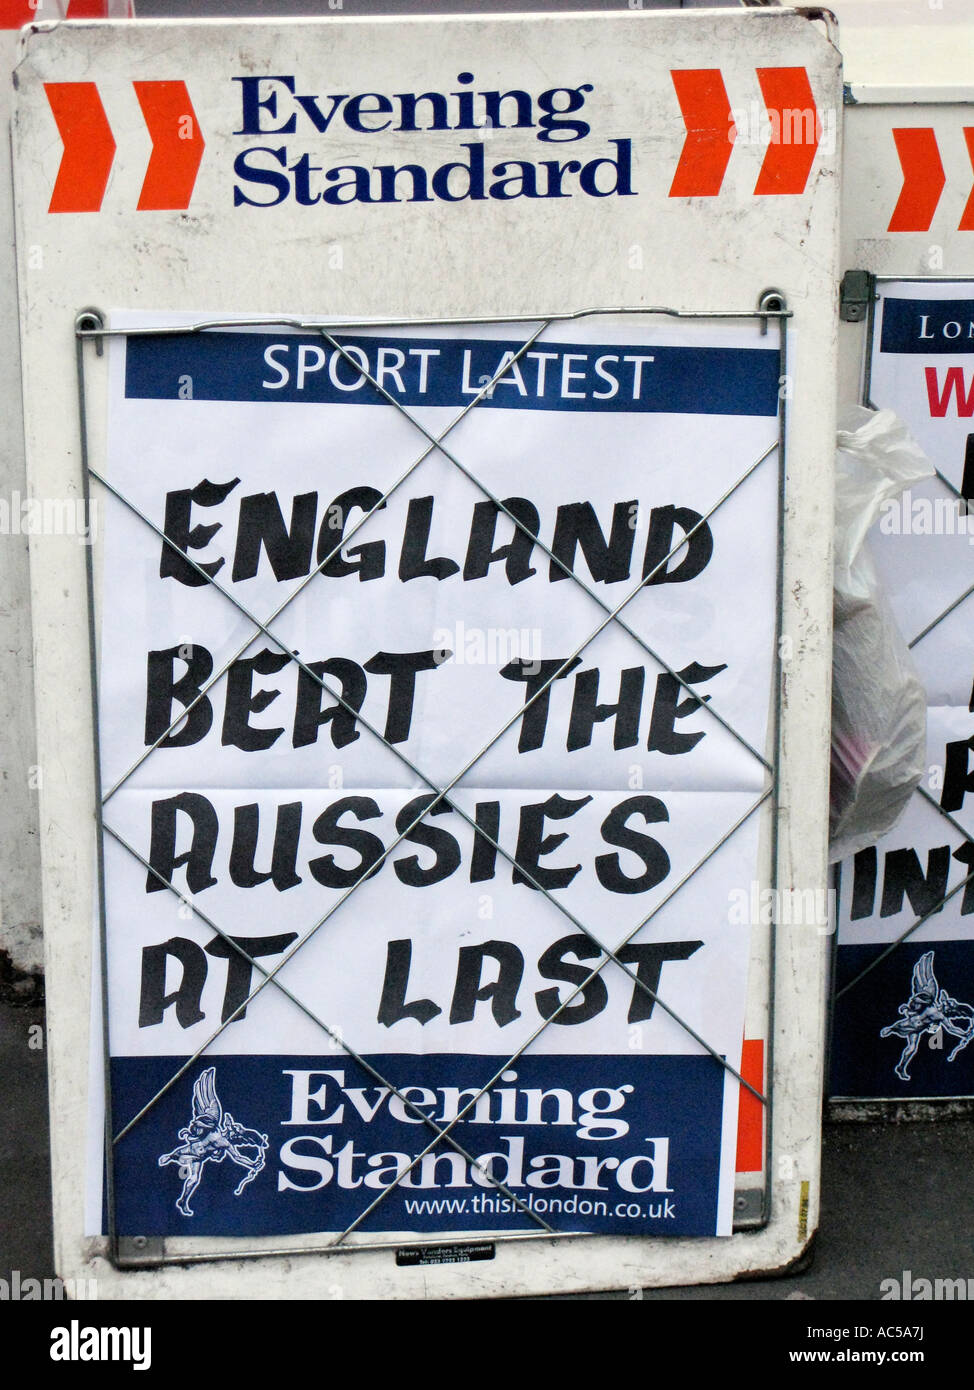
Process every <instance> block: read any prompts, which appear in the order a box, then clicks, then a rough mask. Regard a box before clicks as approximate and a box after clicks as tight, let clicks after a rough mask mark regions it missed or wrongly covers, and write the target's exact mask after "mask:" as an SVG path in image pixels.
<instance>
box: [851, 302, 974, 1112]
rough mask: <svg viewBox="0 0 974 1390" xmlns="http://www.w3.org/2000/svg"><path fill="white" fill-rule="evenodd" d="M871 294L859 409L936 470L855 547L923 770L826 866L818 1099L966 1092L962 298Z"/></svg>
mask: <svg viewBox="0 0 974 1390" xmlns="http://www.w3.org/2000/svg"><path fill="white" fill-rule="evenodd" d="M878 294H879V299H878V303H877V305H876V318H875V324H874V331H873V340H872V355H871V363H870V378H869V396H870V399H871V401H872V403H873V404H874V405H876V406H878V407H888V408H890V409H892V410H894V411H895V412H896V413H897V415H899V416H900V418H901V419H902V420H903V421H904V422H905V423H906V424H907V426H908V427H909V429H910V431H911V433H912V434H913V435H914V437H915V438H916V439H917V441H918V442H919V443H920V445H921V446H922V447H923V449H924V450H925V451H926V453H927V455H928V457H929V459H930V461H931V463H932V464H933V466H934V468H935V469H936V470H937V472H936V475H935V476H934V477H931V478H929V479H925V480H924V481H923V482H922V483H921V484H919V485H917V486H915V487H913V488H911V489H908V490H907V491H906V492H904V493H903V495H902V496H901V497H898V498H895V499H890V500H888V501H887V502H886V503H884V504H883V508H882V513H881V515H880V519H879V523H878V526H876V527H874V528H873V530H872V532H871V533H870V538H869V540H870V547H871V550H872V553H873V555H874V557H875V559H876V563H877V567H878V569H879V571H880V576H881V579H882V581H883V584H884V586H885V589H886V592H887V594H888V596H889V598H890V601H891V603H892V605H893V610H894V613H895V616H896V618H897V621H898V623H899V626H900V630H901V631H902V633H903V636H904V637H905V639H906V640H907V642H908V643H909V644H910V645H911V651H912V655H913V658H914V661H915V662H916V665H917V669H918V671H919V674H920V677H921V679H922V680H923V683H924V685H925V687H926V691H927V772H926V775H925V777H924V779H923V782H922V783H921V786H920V789H919V790H918V791H917V793H916V794H915V795H914V797H913V799H912V801H911V802H910V805H909V807H908V808H907V812H906V815H905V816H904V818H903V819H902V821H901V822H900V823H899V825H898V826H897V827H896V828H895V829H894V830H893V831H892V832H890V834H889V835H887V836H885V837H884V839H883V840H881V841H880V843H879V844H878V845H877V846H875V847H874V848H871V849H865V850H862V851H860V853H859V854H857V855H856V856H855V857H854V859H853V860H851V861H849V862H847V863H844V864H843V865H842V866H841V878H840V891H839V904H838V906H839V937H838V946H837V968H836V991H837V999H836V1008H835V1025H834V1028H835V1032H834V1039H833V1067H832V1093H833V1094H834V1095H837V1096H851V1097H860V1096H861V1097H893V1098H898V1097H915V1098H920V1097H926V1096H930V1097H939V1096H961V1095H972V1094H974V1048H970V1049H969V1044H970V1043H971V1041H972V1040H974V916H972V913H974V878H972V877H971V875H972V871H974V814H972V809H974V803H972V798H971V795H970V793H971V790H972V788H974V767H972V760H974V751H972V750H974V713H972V710H974V651H972V647H971V642H970V636H969V633H970V624H971V621H972V618H974V599H972V598H971V593H972V586H974V515H972V513H971V510H970V503H971V500H972V499H974V286H972V285H971V284H968V283H965V282H962V281H961V282H936V281H929V280H925V281H887V282H880V284H879V285H878ZM895 943H900V944H895ZM894 946H895V949H890V948H891V947H894Z"/></svg>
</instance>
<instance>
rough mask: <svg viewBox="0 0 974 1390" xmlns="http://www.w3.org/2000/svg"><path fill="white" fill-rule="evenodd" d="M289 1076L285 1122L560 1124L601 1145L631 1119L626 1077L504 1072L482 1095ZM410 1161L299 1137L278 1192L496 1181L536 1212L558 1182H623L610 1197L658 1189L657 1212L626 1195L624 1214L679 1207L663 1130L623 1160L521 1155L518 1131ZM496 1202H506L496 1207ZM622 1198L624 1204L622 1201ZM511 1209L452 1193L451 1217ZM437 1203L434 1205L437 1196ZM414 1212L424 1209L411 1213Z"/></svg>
mask: <svg viewBox="0 0 974 1390" xmlns="http://www.w3.org/2000/svg"><path fill="white" fill-rule="evenodd" d="M284 1074H285V1075H286V1076H288V1077H290V1078H291V1113H290V1115H289V1117H288V1118H287V1119H286V1120H285V1121H283V1124H284V1125H285V1126H297V1127H301V1128H304V1127H305V1126H308V1127H311V1126H315V1127H318V1126H329V1125H332V1126H341V1125H344V1124H346V1123H348V1122H349V1121H351V1120H354V1119H355V1118H356V1117H357V1119H358V1120H360V1121H362V1122H363V1123H364V1124H365V1125H371V1124H373V1123H374V1122H375V1121H376V1119H377V1118H382V1119H391V1120H393V1121H398V1122H399V1123H400V1124H409V1125H416V1124H417V1123H422V1120H423V1118H424V1117H425V1118H428V1119H431V1120H432V1121H433V1122H434V1123H435V1124H437V1125H450V1126H454V1125H456V1124H461V1125H463V1126H464V1128H466V1127H468V1126H491V1127H499V1128H501V1129H504V1130H510V1129H513V1130H516V1129H530V1130H535V1131H537V1130H538V1129H542V1128H547V1127H548V1126H552V1127H556V1128H557V1127H564V1129H565V1130H569V1131H570V1132H571V1134H572V1135H573V1137H574V1138H576V1139H578V1140H583V1141H589V1142H590V1143H592V1144H593V1145H594V1146H595V1147H596V1148H597V1146H598V1144H599V1142H600V1141H606V1140H618V1139H621V1138H624V1137H626V1136H628V1135H629V1133H630V1125H629V1121H628V1120H627V1119H625V1118H624V1116H623V1115H622V1113H621V1112H622V1111H623V1110H624V1109H625V1107H626V1105H627V1103H628V1101H629V1099H630V1097H631V1096H632V1095H633V1093H634V1091H635V1087H634V1086H633V1085H631V1084H628V1083H624V1084H623V1085H621V1086H595V1087H590V1088H588V1089H586V1090H584V1091H582V1092H580V1093H579V1094H578V1095H577V1096H576V1095H575V1094H574V1093H573V1092H572V1091H571V1090H568V1089H567V1088H564V1087H552V1088H550V1089H548V1090H543V1089H541V1088H527V1087H518V1086H514V1085H513V1084H512V1083H513V1082H516V1081H517V1079H518V1073H517V1072H516V1071H513V1070H508V1071H505V1072H503V1073H502V1074H501V1077H500V1080H501V1082H503V1083H504V1084H503V1085H502V1086H498V1087H495V1088H492V1089H491V1090H489V1091H486V1092H484V1093H483V1094H479V1095H478V1088H476V1087H473V1088H466V1089H464V1088H461V1087H457V1086H436V1087H432V1086H414V1085H408V1084H407V1085H403V1086H401V1087H400V1088H399V1089H398V1092H393V1091H392V1090H391V1088H390V1087H388V1086H376V1087H370V1088H364V1087H355V1086H351V1085H348V1084H346V1074H345V1071H344V1070H341V1069H336V1070H334V1071H326V1070H322V1071H317V1070H315V1071H311V1070H307V1071H306V1070H303V1069H302V1070H298V1069H293V1070H292V1069H285V1072H284ZM370 1092H371V1094H370ZM475 1098H476V1099H475ZM470 1102H473V1104H472V1105H471V1104H470ZM463 1142H464V1147H467V1146H468V1145H469V1140H464V1141H463ZM548 1142H549V1143H551V1141H550V1140H549V1141H548ZM644 1146H645V1147H644ZM477 1147H479V1146H477ZM552 1147H554V1144H552ZM417 1157H418V1155H417V1154H416V1153H409V1152H401V1151H398V1150H384V1151H383V1152H380V1153H374V1154H369V1153H367V1152H366V1151H365V1150H363V1149H359V1148H356V1146H355V1140H354V1138H350V1139H347V1140H345V1142H344V1144H341V1141H340V1140H339V1142H338V1143H336V1141H335V1136H334V1135H333V1134H327V1133H325V1134H321V1133H318V1134H300V1135H295V1136H293V1137H292V1138H290V1139H288V1140H287V1141H286V1142H285V1143H284V1144H283V1146H282V1148H281V1152H280V1161H281V1169H280V1171H279V1173H278V1179H277V1190H278V1192H302V1193H310V1192H317V1191H320V1190H321V1189H322V1188H325V1187H328V1186H330V1185H332V1184H334V1185H335V1186H336V1187H339V1188H356V1187H366V1188H377V1189H384V1188H388V1187H391V1186H393V1185H396V1186H397V1187H400V1188H405V1189H416V1188H419V1189H427V1190H428V1189H433V1190H437V1191H439V1190H442V1189H456V1188H470V1187H471V1186H472V1185H475V1186H477V1187H483V1188H489V1189H492V1191H494V1192H496V1190H497V1185H498V1184H499V1183H502V1184H503V1185H504V1187H505V1188H507V1189H508V1190H509V1191H510V1190H516V1189H518V1188H526V1189H533V1192H529V1193H527V1194H526V1197H525V1201H524V1205H525V1206H526V1207H528V1208H529V1209H531V1210H535V1211H547V1210H551V1209H552V1199H551V1198H550V1197H542V1196H541V1195H540V1194H539V1192H538V1189H541V1190H542V1191H545V1190H551V1189H553V1188H558V1189H567V1190H568V1191H570V1192H575V1193H578V1192H594V1193H605V1192H609V1193H611V1192H612V1191H613V1189H618V1191H617V1193H616V1195H619V1194H632V1195H633V1196H637V1195H639V1194H643V1193H653V1194H655V1195H657V1198H658V1200H657V1202H656V1203H655V1204H654V1206H653V1209H652V1210H649V1211H644V1209H643V1207H642V1206H641V1205H640V1204H638V1203H633V1204H632V1205H633V1208H634V1209H633V1211H631V1212H630V1211H627V1210H622V1211H616V1212H615V1214H616V1215H618V1216H620V1217H623V1218H624V1217H626V1216H636V1215H641V1216H644V1217H650V1218H653V1219H659V1218H663V1219H666V1220H672V1219H674V1218H675V1216H676V1211H677V1208H676V1204H675V1203H673V1202H671V1201H669V1200H668V1198H666V1197H665V1194H669V1193H672V1192H673V1190H674V1189H673V1188H672V1187H671V1186H670V1183H669V1159H670V1140H669V1138H668V1137H656V1138H647V1139H644V1140H643V1141H642V1145H640V1148H639V1150H638V1151H635V1152H631V1153H629V1154H627V1155H625V1156H623V1157H620V1156H618V1155H616V1154H608V1155H605V1156H603V1155H600V1154H599V1153H598V1152H592V1153H581V1152H576V1153H564V1152H559V1153H545V1154H538V1155H535V1156H534V1157H527V1156H526V1154H525V1139H524V1137H523V1135H520V1134H501V1135H499V1136H497V1137H496V1139H495V1140H494V1142H493V1144H492V1147H491V1148H490V1149H489V1150H487V1151H484V1152H482V1153H475V1154H473V1155H471V1156H470V1157H468V1156H467V1155H466V1154H464V1153H460V1152H459V1151H440V1152H434V1151H431V1152H429V1153H423V1155H422V1157H420V1158H419V1159H418V1162H417V1161H416V1160H417ZM471 1160H472V1161H471ZM292 1175H293V1176H292ZM568 1200H570V1199H568ZM501 1201H505V1202H506V1203H507V1204H506V1205H504V1206H501V1205H499V1202H501ZM468 1203H469V1205H468ZM414 1205H415V1204H414ZM424 1205H425V1206H429V1205H430V1204H424ZM601 1205H602V1206H604V1205H605V1204H604V1203H602V1204H601ZM627 1205H629V1204H628V1203H623V1206H624V1207H625V1206H627ZM514 1206H515V1204H513V1203H511V1201H510V1198H507V1199H503V1198H501V1199H497V1198H494V1199H485V1198H479V1197H477V1196H476V1195H473V1196H471V1198H469V1199H462V1201H461V1204H460V1206H459V1207H457V1204H456V1201H455V1202H454V1204H453V1207H452V1208H451V1210H452V1211H453V1214H460V1213H461V1212H466V1211H470V1212H472V1213H474V1214H476V1215H480V1214H488V1213H494V1212H497V1211H504V1212H510V1211H512V1210H513V1209H514ZM434 1207H435V1209H436V1211H438V1212H439V1211H441V1209H442V1203H441V1204H439V1206H436V1204H434ZM588 1208H589V1204H588V1203H585V1205H584V1206H580V1205H579V1204H578V1203H576V1204H574V1205H571V1206H569V1207H567V1208H565V1207H564V1205H563V1201H561V1200H559V1207H558V1209H559V1210H565V1209H567V1210H568V1211H569V1212H576V1211H580V1212H581V1214H590V1213H589V1210H588ZM413 1214H423V1213H422V1210H421V1209H417V1211H415V1212H414V1213H413Z"/></svg>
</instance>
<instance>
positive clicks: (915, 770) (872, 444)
mask: <svg viewBox="0 0 974 1390" xmlns="http://www.w3.org/2000/svg"><path fill="white" fill-rule="evenodd" d="M839 426H840V428H839V431H838V435H837V440H836V443H837V447H838V453H837V455H836V488H835V580H834V590H835V591H834V617H835V627H834V633H833V648H832V660H833V665H832V768H831V774H832V775H831V786H830V796H829V802H830V805H829V812H830V814H829V859H830V861H831V862H832V863H835V862H836V861H837V860H839V859H845V858H847V857H848V856H849V855H851V854H855V853H856V852H857V851H859V850H861V849H865V848H867V847H868V846H870V845H874V844H875V843H876V841H877V840H879V839H880V838H881V837H882V836H883V835H885V834H886V833H887V832H888V831H890V830H892V828H893V827H894V825H895V824H896V823H897V821H898V820H899V819H900V817H901V815H902V814H903V812H904V811H905V810H906V806H907V803H908V801H909V800H910V797H911V796H912V795H913V792H914V791H915V789H916V787H917V785H918V783H919V781H920V778H921V777H922V776H923V772H924V768H925V762H926V724H927V702H926V693H925V691H924V688H923V685H922V683H921V681H920V678H919V677H918V675H917V672H916V668H915V666H914V664H913V658H912V657H911V656H910V652H909V649H908V648H907V645H906V641H905V640H904V638H903V635H902V634H901V632H900V631H899V628H898V627H897V625H896V621H895V619H894V617H893V614H892V611H891V609H890V607H889V604H888V602H887V600H886V597H885V595H884V593H883V591H882V588H881V585H880V582H879V577H878V575H877V573H876V568H875V565H874V564H873V560H872V556H871V555H870V554H869V548H868V546H867V545H866V533H867V532H868V530H869V528H870V527H871V526H872V525H873V523H874V522H875V521H876V520H877V519H878V517H879V514H880V510H881V508H882V505H883V503H884V502H886V501H887V500H889V499H892V498H896V497H898V496H899V495H900V493H901V492H903V490H904V489H905V488H907V487H909V486H911V484H913V483H916V482H918V481H919V480H920V479H921V478H927V477H929V476H930V475H931V474H932V473H933V468H932V467H931V465H930V462H929V460H928V459H927V457H926V455H925V454H924V453H923V451H922V450H921V448H920V446H919V445H918V444H917V443H916V441H915V440H914V439H913V438H912V437H911V436H910V434H909V432H908V430H907V428H906V426H905V425H904V424H903V423H902V421H901V420H899V419H898V417H897V416H896V415H895V414H894V413H893V411H891V410H879V411H874V410H867V409H865V407H863V406H851V407H849V408H848V409H847V410H845V411H843V412H842V413H841V415H840V419H839Z"/></svg>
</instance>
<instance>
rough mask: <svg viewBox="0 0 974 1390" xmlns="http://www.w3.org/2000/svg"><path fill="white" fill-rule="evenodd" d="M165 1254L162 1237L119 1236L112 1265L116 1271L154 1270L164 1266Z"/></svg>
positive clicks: (164, 1244)
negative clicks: (158, 1266) (155, 1267)
mask: <svg viewBox="0 0 974 1390" xmlns="http://www.w3.org/2000/svg"><path fill="white" fill-rule="evenodd" d="M165 1254H166V1242H165V1241H164V1240H163V1239H162V1237H161V1236H119V1237H118V1239H117V1240H116V1242H115V1257H114V1259H113V1261H112V1263H113V1264H114V1265H115V1267H116V1269H152V1268H153V1267H154V1266H155V1265H160V1264H162V1261H163V1259H164V1257H165Z"/></svg>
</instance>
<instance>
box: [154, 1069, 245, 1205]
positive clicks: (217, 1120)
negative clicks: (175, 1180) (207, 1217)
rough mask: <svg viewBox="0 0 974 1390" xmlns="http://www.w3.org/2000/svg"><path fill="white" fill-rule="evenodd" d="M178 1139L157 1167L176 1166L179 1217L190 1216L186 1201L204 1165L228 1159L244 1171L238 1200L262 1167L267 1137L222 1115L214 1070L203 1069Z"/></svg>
mask: <svg viewBox="0 0 974 1390" xmlns="http://www.w3.org/2000/svg"><path fill="white" fill-rule="evenodd" d="M179 1137H180V1139H182V1140H183V1141H184V1142H183V1143H182V1144H181V1145H179V1147H178V1148H175V1149H173V1150H172V1152H171V1153H167V1154H162V1156H161V1157H160V1158H159V1167H160V1168H164V1167H165V1166H166V1165H167V1164H169V1163H174V1164H178V1167H179V1176H180V1177H181V1178H182V1180H183V1189H182V1191H181V1192H180V1194H179V1196H178V1197H177V1198H176V1210H177V1211H178V1212H180V1213H181V1214H182V1215H183V1216H192V1215H193V1214H194V1213H193V1209H192V1207H191V1206H190V1205H189V1199H190V1198H191V1197H192V1195H193V1193H194V1192H195V1191H196V1189H197V1188H198V1187H199V1185H200V1183H201V1182H202V1180H203V1169H204V1168H205V1166H206V1164H207V1163H222V1162H223V1160H224V1159H225V1158H229V1159H230V1161H231V1163H236V1164H237V1166H238V1167H240V1168H244V1169H246V1171H245V1173H244V1176H243V1177H242V1178H241V1179H240V1181H239V1183H238V1184H237V1186H236V1187H235V1188H234V1192H233V1195H234V1196H235V1197H239V1196H240V1194H241V1192H243V1190H244V1188H245V1187H246V1186H247V1184H248V1183H251V1182H253V1180H254V1178H256V1176H257V1174H258V1173H259V1172H260V1171H261V1169H262V1168H263V1166H264V1154H265V1153H266V1151H267V1142H268V1141H267V1135H266V1134H259V1133H258V1132H257V1130H255V1129H246V1128H245V1127H244V1126H243V1125H239V1124H237V1122H236V1120H235V1119H234V1118H233V1116H232V1115H231V1114H230V1113H229V1112H226V1113H224V1109H223V1106H222V1105H221V1103H220V1098H219V1096H218V1095H217V1093H216V1068H215V1067H207V1069H206V1071H204V1072H203V1074H202V1075H201V1076H200V1077H198V1078H197V1081H196V1085H195V1086H194V1087H193V1118H192V1119H191V1120H190V1122H189V1124H188V1125H187V1126H186V1128H185V1129H181V1130H180V1131H179Z"/></svg>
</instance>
